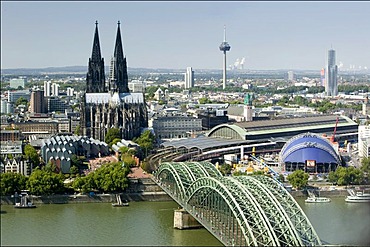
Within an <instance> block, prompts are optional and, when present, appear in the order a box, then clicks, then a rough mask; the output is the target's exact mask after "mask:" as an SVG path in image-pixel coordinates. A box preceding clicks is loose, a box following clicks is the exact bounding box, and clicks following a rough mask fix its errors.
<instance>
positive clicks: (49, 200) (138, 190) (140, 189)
mask: <svg viewBox="0 0 370 247" xmlns="http://www.w3.org/2000/svg"><path fill="white" fill-rule="evenodd" d="M117 194H119V195H120V196H121V199H122V200H127V201H171V200H172V198H171V197H170V196H168V195H167V194H166V193H165V192H164V191H163V190H162V189H161V188H160V187H159V186H158V185H157V184H156V183H155V182H154V181H153V180H152V179H151V178H130V184H129V187H128V188H127V189H126V191H125V192H123V193H114V194H95V193H94V194H89V193H86V194H75V195H49V196H34V195H32V196H31V200H32V202H33V203H34V204H64V203H94V202H96V203H97V202H106V203H116V195H117ZM1 204H14V198H13V197H11V196H2V197H1Z"/></svg>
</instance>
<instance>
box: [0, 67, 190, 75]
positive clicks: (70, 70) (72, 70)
mask: <svg viewBox="0 0 370 247" xmlns="http://www.w3.org/2000/svg"><path fill="white" fill-rule="evenodd" d="M127 70H128V73H129V74H130V73H133V74H136V73H184V72H185V69H146V68H128V69H127ZM86 73H87V66H65V67H48V68H17V69H1V74H2V75H20V76H21V75H43V74H86ZM105 73H106V74H108V73H109V66H105Z"/></svg>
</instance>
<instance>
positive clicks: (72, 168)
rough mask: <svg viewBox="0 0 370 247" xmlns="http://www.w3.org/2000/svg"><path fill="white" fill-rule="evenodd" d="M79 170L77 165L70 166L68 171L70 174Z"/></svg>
mask: <svg viewBox="0 0 370 247" xmlns="http://www.w3.org/2000/svg"><path fill="white" fill-rule="evenodd" d="M78 172H79V170H78V167H77V166H71V168H70V169H69V173H70V174H73V175H75V174H78Z"/></svg>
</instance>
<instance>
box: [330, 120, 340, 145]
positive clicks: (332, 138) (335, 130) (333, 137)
mask: <svg viewBox="0 0 370 247" xmlns="http://www.w3.org/2000/svg"><path fill="white" fill-rule="evenodd" d="M338 121H339V117H338V116H337V120H336V121H335V127H334V131H333V135H332V136H331V137H330V142H331V143H334V142H335V133H336V132H337V126H338Z"/></svg>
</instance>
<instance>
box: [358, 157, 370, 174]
mask: <svg viewBox="0 0 370 247" xmlns="http://www.w3.org/2000/svg"><path fill="white" fill-rule="evenodd" d="M360 169H361V171H363V172H367V173H370V157H369V158H366V157H365V158H362V160H361V168H360Z"/></svg>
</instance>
